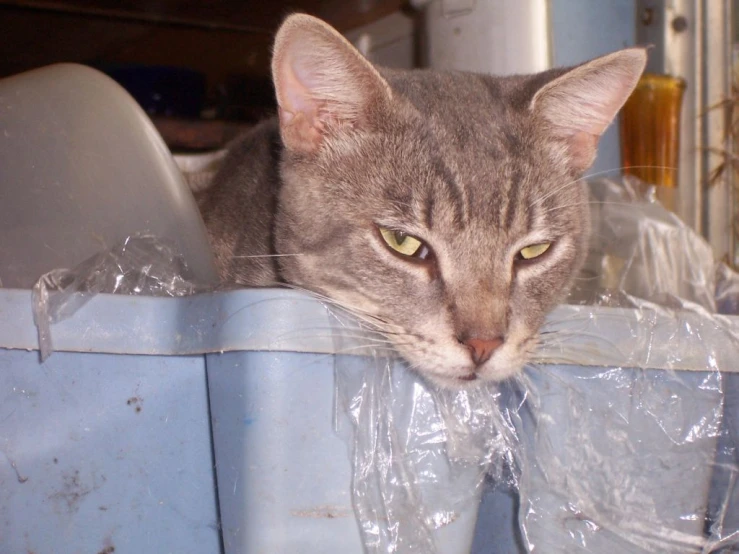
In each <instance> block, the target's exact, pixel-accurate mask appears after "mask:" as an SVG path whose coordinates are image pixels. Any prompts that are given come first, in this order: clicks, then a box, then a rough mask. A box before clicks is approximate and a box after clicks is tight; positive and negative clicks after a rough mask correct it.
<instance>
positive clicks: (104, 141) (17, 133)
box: [0, 64, 217, 288]
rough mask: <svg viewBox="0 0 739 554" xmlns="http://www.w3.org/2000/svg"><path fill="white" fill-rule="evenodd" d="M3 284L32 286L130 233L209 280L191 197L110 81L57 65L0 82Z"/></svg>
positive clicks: (140, 115)
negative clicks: (162, 247)
mask: <svg viewBox="0 0 739 554" xmlns="http://www.w3.org/2000/svg"><path fill="white" fill-rule="evenodd" d="M0 98H2V109H1V110H0V172H1V173H0V175H1V176H2V178H0V285H2V286H5V287H16V288H30V287H31V286H33V284H34V283H35V282H36V280H37V279H38V278H39V277H40V276H41V275H42V274H44V273H46V272H47V271H50V270H52V269H56V268H59V267H74V266H76V265H77V264H78V263H80V262H82V261H83V260H85V259H87V258H88V257H90V256H91V255H93V254H96V253H97V252H99V251H100V250H105V249H107V248H110V247H111V246H113V245H114V244H115V243H117V242H119V241H121V240H123V239H124V238H126V237H128V236H130V235H134V234H136V233H149V234H152V235H155V236H157V237H159V238H162V239H168V240H170V241H171V242H172V243H173V244H174V245H175V246H176V248H177V250H178V251H179V252H180V253H181V254H182V255H183V256H184V258H185V260H186V262H187V264H188V266H189V268H190V269H191V270H192V272H193V275H194V277H195V278H196V280H198V281H200V282H203V283H212V282H215V281H216V277H217V276H216V271H215V265H214V262H213V256H212V253H211V249H210V245H209V244H208V239H207V236H206V233H205V227H204V225H203V222H202V219H201V217H200V214H199V212H198V209H197V206H196V204H195V200H194V199H193V196H192V194H191V192H190V190H189V189H188V187H187V185H186V184H185V182H184V180H183V178H182V175H181V174H180V172H179V171H178V169H177V167H176V166H175V164H174V162H173V161H172V157H171V155H170V153H169V151H168V150H167V147H166V146H165V144H164V142H163V141H162V139H161V137H160V136H159V134H158V133H157V131H156V129H155V128H154V126H153V125H152V123H151V121H150V120H149V118H148V117H147V116H146V114H145V113H144V112H143V111H142V109H141V108H140V107H139V106H138V104H137V103H136V102H135V101H134V100H133V98H131V96H129V95H128V93H126V92H125V91H124V90H123V89H122V88H121V87H120V86H119V85H118V84H117V83H116V82H115V81H113V80H112V79H110V78H109V77H107V76H105V75H103V74H102V73H100V72H98V71H96V70H94V69H91V68H89V67H85V66H81V65H73V64H60V65H53V66H49V67H45V68H42V69H38V70H34V71H29V72H27V73H22V74H20V75H17V76H14V77H9V78H6V79H2V80H0Z"/></svg>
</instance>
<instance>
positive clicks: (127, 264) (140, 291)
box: [33, 235, 204, 361]
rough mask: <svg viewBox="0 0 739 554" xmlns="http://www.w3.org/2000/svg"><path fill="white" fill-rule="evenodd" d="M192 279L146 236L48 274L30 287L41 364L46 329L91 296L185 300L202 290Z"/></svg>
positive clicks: (48, 345) (48, 346)
mask: <svg viewBox="0 0 739 554" xmlns="http://www.w3.org/2000/svg"><path fill="white" fill-rule="evenodd" d="M191 279H192V277H191V275H190V272H189V271H188V269H187V265H186V264H185V262H184V260H183V258H182V256H180V255H179V254H178V253H176V251H175V249H174V247H173V246H172V245H170V244H169V243H167V242H165V241H162V240H159V239H157V238H155V237H152V236H148V235H136V236H131V237H128V238H126V239H125V240H123V241H122V242H121V243H120V244H117V245H116V246H114V247H113V248H111V249H110V250H107V251H105V252H101V253H100V254H97V255H95V256H92V257H91V258H89V259H88V260H86V261H84V262H82V263H81V264H80V265H78V266H77V267H76V268H74V269H55V270H53V271H50V272H49V273H47V274H45V275H43V276H42V277H41V278H40V279H39V280H38V281H37V282H36V285H34V287H33V307H34V314H33V315H34V321H35V323H36V327H37V328H38V333H39V350H40V353H41V361H44V360H45V359H46V358H48V357H49V356H50V355H51V353H52V351H53V344H52V339H51V325H52V324H53V323H56V322H57V321H61V320H63V319H66V318H68V317H70V316H71V315H73V314H74V313H75V312H76V311H77V310H79V309H80V308H81V307H82V306H83V305H84V304H85V303H86V302H87V301H88V300H90V298H92V297H93V296H94V295H96V294H100V293H110V294H129V295H144V296H186V295H188V294H193V293H195V292H198V291H199V290H203V289H204V287H203V286H201V285H198V284H196V283H195V282H193V281H192V280H191Z"/></svg>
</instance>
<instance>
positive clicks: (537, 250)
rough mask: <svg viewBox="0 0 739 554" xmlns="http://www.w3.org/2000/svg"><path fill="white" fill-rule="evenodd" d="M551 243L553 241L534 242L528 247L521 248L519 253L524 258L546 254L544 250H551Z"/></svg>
mask: <svg viewBox="0 0 739 554" xmlns="http://www.w3.org/2000/svg"><path fill="white" fill-rule="evenodd" d="M551 245H552V243H551V242H542V243H539V244H532V245H530V246H527V247H526V248H521V250H519V252H518V255H519V256H520V259H522V260H533V259H534V258H538V257H539V256H541V255H542V254H544V252H546V251H547V250H549V247H550V246H551Z"/></svg>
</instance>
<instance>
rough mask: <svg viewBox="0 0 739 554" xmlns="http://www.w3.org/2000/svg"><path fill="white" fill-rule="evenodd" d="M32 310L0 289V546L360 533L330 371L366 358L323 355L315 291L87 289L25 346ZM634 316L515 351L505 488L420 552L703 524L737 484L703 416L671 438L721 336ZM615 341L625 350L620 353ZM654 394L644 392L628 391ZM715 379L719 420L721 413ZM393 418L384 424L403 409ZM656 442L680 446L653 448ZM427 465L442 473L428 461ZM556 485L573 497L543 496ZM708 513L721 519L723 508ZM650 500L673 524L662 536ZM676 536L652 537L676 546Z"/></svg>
mask: <svg viewBox="0 0 739 554" xmlns="http://www.w3.org/2000/svg"><path fill="white" fill-rule="evenodd" d="M31 314H32V310H31V295H30V292H28V291H13V290H2V291H0V391H2V393H0V394H2V396H1V397H0V452H2V459H0V483H1V486H0V530H1V531H2V533H0V537H1V538H0V551H2V552H6V551H7V552H24V551H39V552H44V551H52V550H53V551H54V552H58V553H60V554H66V553H70V554H71V553H76V552H79V551H92V552H100V551H105V550H104V549H105V548H111V547H115V552H116V554H121V553H123V554H127V553H139V552H148V551H157V552H170V551H171V552H178V553H190V552H191V553H193V554H195V553H197V554H208V553H210V552H213V553H216V552H219V551H220V550H219V549H220V545H219V542H220V540H221V539H222V541H223V544H224V546H225V551H226V552H227V553H235V552H246V553H252V552H261V551H264V552H270V553H273V552H274V553H276V552H308V553H311V552H315V553H319V552H320V553H323V552H359V551H361V541H360V535H359V531H358V526H357V522H356V520H355V518H354V512H353V510H352V494H353V491H352V472H351V464H350V459H351V453H350V452H349V449H348V447H347V442H346V440H345V439H344V438H342V437H340V436H339V435H337V434H336V432H335V431H334V428H335V422H336V417H337V413H340V411H341V410H340V409H339V408H337V404H336V387H335V381H334V375H335V373H334V372H335V369H337V368H341V369H342V371H347V370H348V371H352V368H353V367H355V366H356V368H357V369H361V368H362V367H364V364H365V360H366V358H365V357H363V356H361V355H356V356H347V355H337V354H336V351H337V349H338V348H337V344H338V343H337V336H338V337H340V336H341V332H342V331H341V329H340V328H339V327H337V326H336V321H335V320H334V319H333V317H332V315H331V313H330V312H329V310H328V309H327V308H326V307H325V306H324V305H323V304H321V303H319V302H318V301H316V300H314V299H311V298H309V297H307V296H305V295H302V294H299V293H296V292H291V291H281V290H275V289H263V290H243V291H235V292H229V293H218V294H205V295H196V296H192V297H186V298H143V297H126V296H110V295H99V296H97V297H95V298H93V299H92V300H90V301H89V302H88V303H87V304H85V305H84V306H83V307H82V308H81V309H80V311H79V312H77V313H76V314H75V315H74V316H73V317H72V318H70V319H67V320H64V321H61V322H59V323H57V324H55V325H53V326H52V333H53V337H54V345H55V348H56V352H55V353H54V354H53V355H52V356H51V357H50V358H49V359H48V361H47V362H45V363H44V364H42V365H40V364H39V363H38V357H37V355H38V353H37V352H35V351H34V350H35V349H36V348H37V334H36V329H35V327H34V325H33V321H32V315H31ZM652 316H653V317H651V318H650V319H648V320H645V317H644V314H641V313H640V312H639V311H636V310H620V309H609V308H593V307H574V306H570V307H567V306H563V307H560V308H558V309H557V310H556V311H555V312H554V314H553V315H552V319H553V320H556V321H559V322H560V323H559V325H560V326H561V329H564V330H567V329H569V330H577V331H578V332H581V333H582V337H583V338H582V339H574V342H575V343H576V344H581V345H582V346H583V349H582V354H581V356H582V359H583V361H586V360H587V364H588V365H584V364H583V365H577V364H576V361H575V359H572V360H571V361H570V363H566V364H565V363H562V362H561V361H558V360H557V357H556V351H551V352H548V353H547V352H545V353H544V355H545V356H549V357H550V359H551V362H550V363H549V364H548V365H543V366H538V367H535V368H532V369H531V370H529V372H528V374H529V377H530V378H531V379H532V382H533V383H534V385H535V386H534V390H536V391H538V392H539V394H538V397H537V402H538V405H537V407H536V410H535V411H534V412H532V413H533V414H534V415H535V416H536V417H535V418H533V417H532V418H529V417H528V416H527V415H526V414H525V413H524V414H523V415H522V418H521V422H520V426H521V427H520V431H521V432H520V436H521V437H523V438H524V439H525V440H524V441H523V443H522V444H521V447H522V448H523V449H524V452H525V453H526V459H527V460H529V461H530V462H531V464H530V465H529V466H528V469H527V472H526V478H525V479H524V480H522V481H521V484H520V491H519V492H520V495H519V497H518V500H516V499H515V498H514V497H506V498H504V499H503V500H501V497H500V496H498V497H497V500H496V499H493V500H495V501H493V502H491V501H490V499H491V497H487V496H486V497H485V499H484V502H483V511H482V513H481V515H480V518H479V521H478V522H477V531H476V533H477V536H476V537H474V533H475V531H474V527H475V520H476V518H477V506H478V503H477V496H474V497H473V498H471V499H470V502H469V503H468V504H467V506H466V507H462V508H461V509H459V510H458V514H457V516H458V517H456V518H455V520H454V521H453V522H452V523H451V524H449V525H447V526H444V527H442V528H441V529H439V530H438V531H437V532H436V534H435V540H436V543H437V545H438V546H439V552H440V553H442V554H447V553H457V552H459V553H462V552H465V553H466V552H470V551H471V552H474V553H478V552H479V553H482V552H489V551H490V547H491V545H493V546H495V547H496V548H504V547H505V548H509V550H505V551H506V552H524V551H525V550H524V549H523V547H522V543H521V538H520V536H518V535H519V533H518V526H519V525H521V526H523V528H524V529H525V530H526V532H527V537H528V538H527V540H529V541H531V542H532V543H533V544H536V545H537V549H536V550H535V551H543V552H547V553H549V552H574V551H577V549H575V548H574V547H573V540H575V539H574V538H573V537H577V536H582V537H586V538H587V544H588V545H590V546H588V549H584V550H582V551H583V552H642V551H643V550H640V549H639V548H637V547H636V546H635V545H634V542H633V541H632V540H631V539H633V536H632V535H633V532H634V529H632V528H631V527H629V524H630V523H633V521H631V520H629V518H628V517H626V516H628V515H629V512H628V510H629V509H634V510H635V511H633V515H635V516H638V515H642V516H645V517H644V518H643V519H644V521H645V525H647V528H646V531H648V533H647V534H648V535H650V534H651V535H655V533H656V536H657V537H658V538H659V537H662V538H663V539H664V538H665V537H668V538H669V537H673V538H674V537H677V539H679V541H682V542H679V541H678V542H679V545H684V544H686V541H687V543H689V544H692V545H693V546H695V547H696V548H698V547H699V546H700V545H701V544H703V542H705V539H704V538H703V532H702V531H703V525H704V523H703V521H704V518H703V517H702V515H703V514H707V513H708V511H709V506H710V505H711V502H712V498H713V503H714V504H715V503H716V502H720V503H723V504H725V501H726V500H727V498H729V499H731V498H733V497H736V494H735V492H736V484H735V483H733V482H732V483H729V484H728V485H724V486H723V487H722V488H717V487H715V486H714V488H713V489H712V488H711V482H712V479H714V480H715V474H714V472H713V469H714V468H713V464H712V460H713V459H714V455H715V450H716V437H717V436H718V432H709V431H710V429H708V430H707V431H701V430H700V429H699V430H698V431H696V432H695V433H694V436H693V439H691V440H682V439H681V437H682V438H683V439H684V438H685V437H688V439H690V436H689V431H690V429H691V427H690V426H691V425H692V424H693V423H695V422H697V423H700V422H704V423H705V422H709V423H710V422H711V421H714V422H715V421H720V420H721V418H720V414H718V415H717V414H716V413H715V409H716V407H717V406H719V407H720V406H721V405H722V404H721V398H720V393H719V392H717V390H716V389H715V387H713V386H711V384H712V383H714V384H715V379H716V378H717V376H718V374H716V373H712V372H710V371H706V370H705V369H704V368H703V367H701V365H702V356H704V355H705V352H708V351H714V352H719V353H720V354H719V356H718V357H717V358H716V360H715V362H716V365H717V367H721V368H725V367H732V366H731V363H730V362H731V360H730V359H729V358H728V357H730V356H732V355H733V350H732V348H733V347H732V345H731V344H730V342H727V341H729V340H730V338H729V337H728V335H726V334H723V333H721V332H719V331H718V330H716V329H713V328H712V327H711V326H710V325H706V323H705V320H702V319H701V317H700V316H699V315H696V314H687V313H678V316H677V317H671V316H669V315H667V314H652ZM588 321H589V322H590V323H587V322H588ZM645 321H646V322H647V323H649V326H645V325H646V324H645ZM726 321H729V322H730V323H731V325H733V328H734V329H739V324H737V322H736V320H735V319H731V318H729V319H727V320H726ZM583 322H586V323H585V324H584V323H583ZM686 329H690V330H692V331H693V332H695V331H696V330H698V331H699V332H698V333H697V334H691V333H687V332H686V331H685V330H686ZM639 330H643V331H644V333H645V334H644V335H642V334H640V333H639V332H637V331H639ZM681 330H682V331H683V332H685V333H686V334H685V336H684V337H683V340H680V341H679V347H675V346H674V345H675V343H674V342H672V343H671V340H675V338H676V337H677V338H680V336H681V335H680V332H681ZM594 334H597V335H598V336H607V337H609V340H610V341H611V342H612V344H614V345H617V348H614V349H613V351H610V352H605V354H604V353H603V352H604V351H603V350H599V349H598V348H596V347H594V346H593V343H592V338H588V337H592V336H594ZM645 336H648V337H650V338H651V339H653V342H650V343H648V344H651V347H650V348H645V344H644V342H643V341H644V337H645ZM691 336H692V337H694V338H696V337H700V342H697V341H696V340H692V339H690V337H691ZM342 340H345V339H342ZM578 340H579V342H578ZM346 345H347V343H346V342H344V343H342V349H343V348H344V347H346ZM599 352H600V353H599ZM613 352H623V356H622V357H621V358H618V359H620V360H621V363H620V364H619V362H618V359H617V355H616V354H614V353H613ZM614 356H616V358H614ZM724 358H726V359H724ZM631 368H634V369H631ZM206 371H207V383H208V388H209V404H210V410H211V411H210V416H211V422H212V436H211V434H210V429H209V418H208V399H207V398H206ZM732 377H733V375H732ZM393 380H394V382H393V384H392V386H393V387H394V388H393V390H395V391H397V393H398V394H399V395H406V396H405V397H406V398H408V399H409V402H408V403H406V404H402V403H401V404H400V406H403V405H404V406H406V407H413V408H414V409H416V410H423V409H426V408H428V406H425V407H424V406H423V405H421V404H418V403H414V401H413V399H414V398H415V396H417V394H414V391H415V392H416V393H417V389H416V387H417V384H418V381H417V377H415V375H414V374H412V373H409V372H407V371H405V370H402V369H399V370H397V371H395V370H394V371H393ZM735 388H736V387H735ZM655 398H657V399H663V400H664V402H663V403H656V404H654V405H651V404H649V402H647V401H654V399H655ZM731 398H733V397H731V396H727V402H726V407H725V410H726V413H727V417H726V421H727V422H728V425H731V426H733V427H731V429H732V432H735V429H734V427H735V422H736V421H737V420H739V418H738V417H737V416H738V415H739V412H737V408H736V402H735V401H732V400H730V399H731ZM732 402H733V403H732ZM638 406H642V407H646V408H648V409H649V410H650V411H647V412H644V411H642V412H639V411H638V410H637V407H638ZM676 406H680V408H681V409H679V410H677V409H676ZM732 410H733V411H732ZM583 414H586V415H587V417H586V419H583ZM624 414H626V415H628V414H631V419H629V418H626V420H625V419H624V417H623V416H624ZM644 414H652V415H651V417H645V416H644ZM395 416H396V418H397V420H398V421H399V422H401V427H402V422H403V421H405V419H404V418H407V417H408V414H404V413H403V409H402V408H401V409H400V411H398V412H397V413H396V414H395ZM703 416H706V417H703ZM639 418H642V419H639ZM716 418H718V419H716ZM670 429H676V430H682V431H684V432H685V433H684V434H683V435H680V436H679V437H675V436H674V435H670V433H671V432H672V431H670ZM623 433H627V434H626V435H624V434H623ZM619 437H622V439H623V440H620V439H619ZM727 437H728V435H727ZM671 438H672V439H675V440H674V441H672V442H671V441H670V439H671ZM211 440H212V441H213V446H214V450H213V451H211ZM609 441H610V442H609ZM675 444H681V445H683V447H681V448H680V449H679V451H677V450H671V448H672V447H673V446H674V445H675ZM635 445H636V446H635ZM627 447H628V448H631V449H632V450H628V448H627ZM625 448H626V450H624V449H625ZM213 452H214V453H215V463H214V462H213V458H212V453H213ZM544 462H546V463H545V465H544V466H542V465H541V463H544ZM732 463H735V461H734V462H732ZM213 467H215V475H214V472H213ZM553 467H554V468H557V467H559V468H560V469H561V471H559V472H554V473H552V468H553ZM543 469H547V472H544V471H543ZM434 471H436V473H437V474H438V475H439V476H442V477H443V475H444V471H445V469H444V464H443V463H441V462H440V464H439V465H438V467H436V468H435V469H434ZM474 471H477V468H474ZM688 471H689V476H690V478H689V479H686V474H688ZM216 482H217V497H218V500H219V505H220V521H221V526H220V528H219V527H218V525H217V524H216V521H217V508H216V486H215V483H216ZM635 483H636V484H637V485H640V486H641V484H644V486H643V489H639V488H637V489H635V488H634V484H635ZM731 487H734V488H733V489H732V488H731ZM422 490H423V489H422ZM427 490H429V489H427ZM634 490H642V492H643V494H644V497H643V498H644V499H646V500H648V501H649V502H652V503H653V505H650V506H648V508H649V509H648V510H647V511H644V512H640V511H639V510H644V509H645V508H644V506H645V504H644V503H642V502H641V500H640V498H638V495H637V496H629V495H628V494H625V495H624V496H623V497H619V496H618V493H619V491H625V492H633V491H634ZM711 490H714V497H711V496H710V491H711ZM727 490H728V491H731V490H734V493H729V496H728V497H727ZM583 491H584V492H583ZM429 492H430V493H432V492H433V491H430V490H429ZM586 493H587V494H586ZM732 494H733V497H732V496H731V495H732ZM587 499H590V500H592V504H590V505H584V504H583V502H584V501H585V500H587ZM568 502H569V504H568ZM567 505H572V506H577V507H579V508H580V509H581V512H580V513H579V514H578V513H570V512H567V511H562V509H561V507H562V506H567ZM652 508H653V509H652ZM723 513H724V514H725V515H727V516H728V517H726V518H725V520H726V521H729V522H730V521H731V513H732V512H731V511H723ZM691 514H692V517H687V518H686V517H685V516H690V515H691ZM696 514H698V515H697V516H696ZM649 517H656V518H657V521H659V522H663V523H664V524H665V525H669V528H668V527H666V528H665V529H666V530H668V531H670V533H672V535H670V534H669V533H668V534H667V535H664V534H663V535H664V536H663V535H660V534H659V533H658V531H660V530H661V529H659V528H656V527H654V526H653V525H652V524H651V522H650V520H649V519H648V518H649ZM609 518H611V519H609ZM614 518H615V519H614ZM619 518H621V519H619ZM615 520H617V521H619V522H620V524H621V526H618V525H615V526H614V525H613V522H614V521H615ZM380 523H382V522H380ZM592 523H595V524H597V525H596V528H593V527H592V526H591V524H592ZM673 524H674V525H673ZM650 525H652V526H651V527H650ZM219 529H220V531H221V534H222V537H221V534H219ZM662 530H664V529H662ZM578 533H581V535H578ZM651 535H650V536H651ZM624 537H626V539H628V540H625V539H624ZM473 538H474V541H475V542H474V544H475V546H474V547H473V548H472V550H470V547H471V545H472V544H473ZM630 541H631V542H630ZM664 544H671V543H664ZM664 544H663V546H664ZM481 545H482V546H481ZM681 548H682V546H681V547H680V548H678V547H674V548H672V549H671V550H670V551H672V552H684V551H685V552H687V551H690V550H685V549H681ZM496 551H497V550H496ZM657 551H660V550H659V549H657ZM661 551H665V550H661ZM109 552H112V550H109Z"/></svg>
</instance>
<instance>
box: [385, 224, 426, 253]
mask: <svg viewBox="0 0 739 554" xmlns="http://www.w3.org/2000/svg"><path fill="white" fill-rule="evenodd" d="M379 229H380V235H381V236H382V240H383V241H385V244H387V245H388V247H389V248H390V249H391V250H393V251H395V252H397V253H398V254H402V255H403V256H408V257H409V258H418V259H420V260H426V259H428V257H429V256H430V255H431V250H430V249H429V247H428V246H426V244H425V243H424V242H423V241H422V240H420V239H417V238H416V237H413V236H411V235H408V234H406V233H404V232H402V231H396V230H393V229H386V228H384V227H380V228H379Z"/></svg>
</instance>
